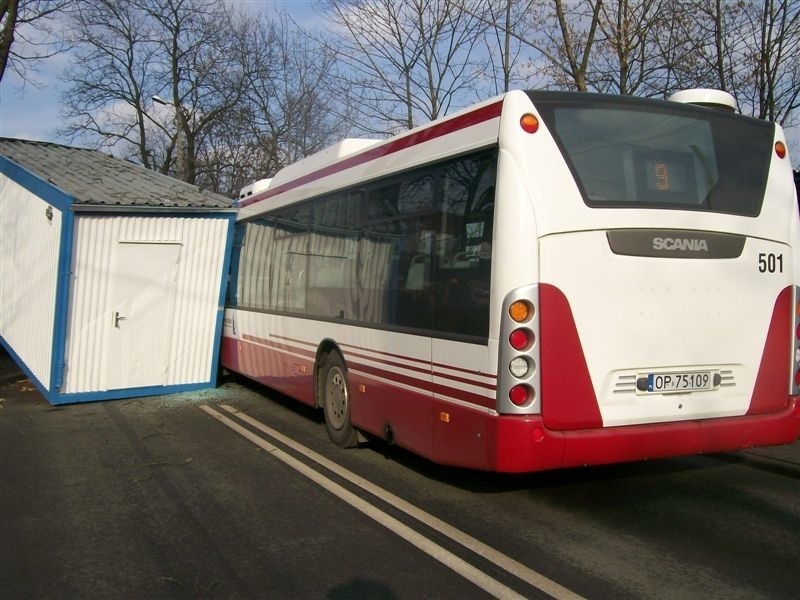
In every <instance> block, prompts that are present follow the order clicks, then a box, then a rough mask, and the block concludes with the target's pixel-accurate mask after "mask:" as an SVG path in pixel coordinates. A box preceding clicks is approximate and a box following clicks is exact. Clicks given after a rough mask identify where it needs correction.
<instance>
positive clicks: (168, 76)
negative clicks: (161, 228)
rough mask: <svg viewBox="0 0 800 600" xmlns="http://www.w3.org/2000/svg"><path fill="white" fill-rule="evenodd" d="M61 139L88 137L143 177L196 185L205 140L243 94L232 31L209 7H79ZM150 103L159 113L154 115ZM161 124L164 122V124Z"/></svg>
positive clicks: (134, 0)
mask: <svg viewBox="0 0 800 600" xmlns="http://www.w3.org/2000/svg"><path fill="white" fill-rule="evenodd" d="M72 32H73V33H72V35H73V36H74V41H75V43H76V44H78V50H77V55H78V60H77V61H76V62H75V63H74V64H73V65H72V67H71V68H70V69H69V70H68V71H67V73H66V75H65V79H66V80H67V81H68V82H69V83H70V85H69V88H68V89H67V91H66V92H65V94H64V97H63V110H64V114H65V116H66V117H67V119H68V120H69V121H68V125H67V126H66V127H65V128H64V129H63V130H62V133H64V134H66V135H70V136H73V137H74V136H78V135H84V134H86V133H89V134H91V135H93V136H94V137H95V138H96V139H97V140H98V141H99V142H100V143H101V144H103V145H106V146H109V147H117V148H119V147H120V146H118V144H122V147H124V150H123V151H124V152H126V153H127V154H128V155H129V156H131V157H134V158H136V160H138V161H139V162H141V163H142V164H143V165H144V166H146V167H148V168H158V169H159V170H161V171H162V172H165V173H166V172H170V171H172V170H173V169H174V171H172V172H175V173H176V175H177V176H178V177H179V178H181V179H184V180H186V181H189V182H192V183H193V182H194V181H195V179H196V174H197V168H196V156H197V152H198V147H199V145H200V144H201V143H202V139H203V136H204V134H205V132H206V131H207V130H208V129H209V128H210V127H212V126H213V125H214V123H215V122H216V121H217V120H219V119H220V118H221V115H223V114H224V113H225V112H226V111H228V110H230V109H232V108H233V107H234V106H235V105H236V103H237V102H238V101H239V99H240V98H241V96H242V94H243V89H244V88H243V86H244V81H245V74H244V73H243V72H242V69H241V68H240V67H241V65H240V64H238V63H237V62H236V61H234V60H232V59H231V52H230V48H231V47H232V45H233V44H234V43H235V42H236V40H237V39H238V38H237V37H236V34H237V23H236V22H235V21H234V20H233V19H232V18H231V16H230V14H229V13H228V12H227V11H226V9H225V8H224V5H220V4H218V3H217V2H214V1H213V0H130V1H128V2H118V1H117V0H84V1H82V2H81V3H80V5H79V8H78V10H77V11H76V12H75V15H74V18H73V29H72ZM157 95H164V96H166V97H167V100H163V99H162V98H161V96H158V98H159V100H158V101H160V102H161V103H162V104H169V105H171V106H170V107H169V108H168V109H161V110H159V109H157V108H156V107H155V105H154V102H153V98H154V96H157ZM165 117H166V118H165Z"/></svg>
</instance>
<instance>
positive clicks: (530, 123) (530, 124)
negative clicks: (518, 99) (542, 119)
mask: <svg viewBox="0 0 800 600" xmlns="http://www.w3.org/2000/svg"><path fill="white" fill-rule="evenodd" d="M519 125H520V127H522V130H523V131H524V132H525V133H536V132H537V131H539V119H537V118H536V115H533V114H531V113H525V114H524V115H522V116H521V117H520V119H519Z"/></svg>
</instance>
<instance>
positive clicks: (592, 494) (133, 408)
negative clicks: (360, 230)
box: [0, 375, 800, 599]
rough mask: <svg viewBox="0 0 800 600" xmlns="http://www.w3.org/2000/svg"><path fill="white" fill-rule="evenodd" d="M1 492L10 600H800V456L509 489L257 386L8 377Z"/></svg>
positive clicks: (547, 477)
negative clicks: (52, 390)
mask: <svg viewBox="0 0 800 600" xmlns="http://www.w3.org/2000/svg"><path fill="white" fill-rule="evenodd" d="M267 395H269V396H270V397H269V398H268V397H267ZM224 406H231V407H233V409H232V410H233V412H231V411H229V410H227V409H225V408H224ZM237 410H238V411H242V412H239V413H237V412H236V411H237ZM261 424H263V426H268V427H270V428H272V429H273V430H275V432H273V433H272V434H267V433H265V432H264V430H263V429H259V427H262V428H263V426H262V425H261ZM232 427H233V428H232ZM236 428H239V429H236ZM267 431H268V430H267ZM276 432H277V433H276ZM281 435H284V436H287V438H288V439H283V438H280V436H281ZM245 436H248V437H245ZM276 436H278V437H276ZM297 443H299V444H302V447H303V448H305V449H303V448H299V447H298V446H297V445H296V444H297ZM315 453H318V454H319V456H317V454H315ZM325 460H329V461H333V463H335V464H333V465H331V464H328V465H327V466H325V465H324V464H323V465H321V464H320V462H319V461H325ZM342 469H346V470H342ZM0 473H2V482H1V483H0V486H2V487H0V598H4V599H6V598H237V599H242V598H333V599H338V598H385V599H390V598H415V599H416V598H459V599H461V598H487V597H492V596H498V597H502V596H508V597H512V594H518V595H519V597H533V598H536V597H541V598H544V597H548V596H549V595H554V596H557V597H569V596H570V595H571V594H574V595H576V596H583V597H587V598H704V599H706V598H726V599H728V598H748V599H752V598H795V597H797V595H798V590H800V569H798V567H797V560H798V558H797V557H798V556H800V445H798V444H794V445H791V446H784V447H779V448H771V449H761V450H754V451H748V452H741V453H735V454H724V455H714V456H700V457H691V458H684V459H675V460H664V461H652V462H646V463H636V464H630V465H618V466H612V467H602V468H593V469H576V470H568V471H560V472H552V473H540V474H534V475H525V476H505V475H492V474H485V473H476V472H471V471H463V470H457V469H448V468H442V467H437V466H435V465H432V464H430V463H428V462H426V461H424V460H422V459H419V458H417V457H414V456H412V455H410V454H408V453H405V452H403V451H401V450H399V449H397V448H394V447H386V446H384V445H382V444H381V443H379V442H372V443H370V444H367V445H366V447H362V448H359V449H354V450H340V449H337V448H335V447H333V446H332V445H331V444H330V442H329V441H328V440H327V436H326V433H325V427H324V424H323V423H322V422H321V420H320V418H319V415H318V414H317V413H315V412H314V411H311V410H307V409H305V408H303V407H301V406H298V405H297V404H295V403H293V402H291V401H289V400H286V399H283V398H281V397H277V396H275V395H274V394H269V392H267V391H266V390H265V389H264V388H261V387H258V386H251V385H249V384H247V382H244V381H242V380H238V379H231V380H228V381H227V382H226V383H225V384H224V385H222V386H221V387H220V388H218V389H216V390H208V391H206V392H199V393H197V392H195V393H191V394H180V395H174V396H162V397H155V398H142V399H135V400H120V401H114V402H104V403H94V404H81V405H72V406H65V407H51V406H49V405H48V404H47V403H46V402H45V401H44V400H43V399H42V398H41V396H40V395H39V394H38V393H37V392H36V390H35V389H33V387H32V386H31V385H30V383H29V382H28V381H27V380H25V379H24V378H23V377H22V376H21V375H17V376H12V377H10V378H9V377H8V376H5V377H4V378H2V377H0ZM360 478H363V479H360ZM371 485H374V486H377V487H376V488H370V487H369V486H371ZM376 490H378V491H376ZM387 494H389V495H387ZM405 503H409V504H408V505H406V504H405ZM408 506H411V509H409V508H408ZM412 509H413V510H417V511H420V513H419V514H417V513H413V512H409V511H411V510H412ZM449 528H452V531H451V530H450V529H449ZM453 532H455V533H453ZM465 540H466V541H465ZM516 565H518V566H516ZM515 569H517V570H516V571H515ZM520 569H521V570H520Z"/></svg>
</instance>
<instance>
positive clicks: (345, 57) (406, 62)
mask: <svg viewBox="0 0 800 600" xmlns="http://www.w3.org/2000/svg"><path fill="white" fill-rule="evenodd" d="M464 3H467V4H468V5H469V6H470V7H471V8H472V10H471V11H465V10H463V9H462V5H463V4H464ZM482 6H483V4H482V3H481V2H480V1H479V0H407V1H405V2H394V1H393V0H327V1H326V2H323V3H322V7H323V10H324V14H325V15H326V16H327V18H328V20H329V22H330V23H331V25H332V26H333V28H334V30H335V31H336V32H337V34H338V35H337V37H336V40H335V45H331V46H330V48H331V49H332V50H333V51H335V52H336V55H337V56H338V58H339V60H340V62H341V63H342V67H343V68H342V75H341V76H342V78H343V81H345V83H346V85H347V86H348V87H349V88H350V89H352V91H353V93H354V101H353V104H352V110H353V111H354V113H355V114H353V115H352V117H351V118H352V121H353V123H354V125H356V126H358V127H360V128H361V129H363V130H365V131H367V132H370V133H388V132H393V131H397V130H398V129H409V128H411V127H413V126H415V125H417V124H419V123H420V122H425V121H428V120H431V119H435V118H437V117H439V116H441V115H444V114H446V113H447V112H448V111H449V110H450V108H451V107H452V106H456V105H459V104H464V103H468V102H469V101H471V100H473V99H474V88H473V79H474V77H475V75H476V72H477V71H476V65H475V64H474V63H473V62H472V61H473V59H474V54H473V51H474V49H475V47H476V44H477V42H478V40H479V39H480V38H481V35H482V33H483V31H484V30H485V27H486V26H485V23H484V22H483V21H482V20H481V19H479V18H477V17H475V16H474V14H473V13H475V12H478V11H482V10H483V8H482Z"/></svg>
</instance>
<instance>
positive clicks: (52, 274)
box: [0, 174, 63, 389]
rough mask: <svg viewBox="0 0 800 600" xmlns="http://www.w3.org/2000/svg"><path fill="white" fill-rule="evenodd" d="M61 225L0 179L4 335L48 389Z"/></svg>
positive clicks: (0, 326)
mask: <svg viewBox="0 0 800 600" xmlns="http://www.w3.org/2000/svg"><path fill="white" fill-rule="evenodd" d="M48 208H50V209H51V211H52V219H48V217H47V214H48ZM62 221H63V215H62V214H61V212H60V211H58V210H56V209H55V208H52V207H51V206H50V205H49V204H48V203H47V202H45V201H44V200H42V199H41V198H39V197H38V196H36V195H35V194H33V193H31V192H30V191H28V190H27V189H25V188H24V187H22V186H21V185H19V184H18V183H17V182H15V181H14V180H13V179H10V178H9V177H7V176H5V175H3V174H0V335H2V336H3V339H4V340H5V341H6V343H7V344H8V345H9V346H10V347H11V348H12V350H13V351H14V352H15V353H16V354H17V356H19V357H20V358H21V359H22V361H23V362H24V363H25V366H26V367H27V368H28V369H29V370H30V372H31V373H32V374H33V375H34V377H36V379H37V380H38V381H39V383H40V384H41V385H42V386H43V387H44V388H45V389H49V387H50V374H51V368H52V355H53V335H54V333H53V332H54V322H55V313H56V289H57V284H58V270H59V260H58V257H59V248H60V239H61V228H62Z"/></svg>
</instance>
